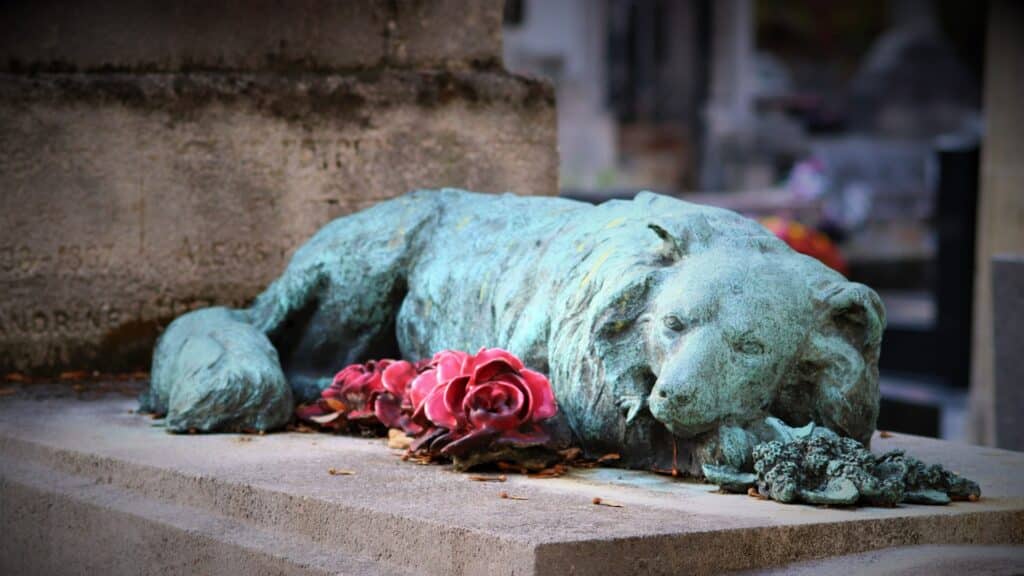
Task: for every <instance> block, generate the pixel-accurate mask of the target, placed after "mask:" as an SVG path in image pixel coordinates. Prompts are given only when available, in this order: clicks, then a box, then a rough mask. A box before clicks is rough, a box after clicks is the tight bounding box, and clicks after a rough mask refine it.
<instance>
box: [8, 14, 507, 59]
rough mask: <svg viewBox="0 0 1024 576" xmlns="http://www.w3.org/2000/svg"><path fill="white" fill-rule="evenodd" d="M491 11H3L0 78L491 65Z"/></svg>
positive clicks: (496, 49)
mask: <svg viewBox="0 0 1024 576" xmlns="http://www.w3.org/2000/svg"><path fill="white" fill-rule="evenodd" d="M501 7H502V2H501V1H500V0H480V1H477V0H473V1H465V0H444V1H438V0H398V1H395V2H384V1H380V0H345V1H344V2H333V1H325V0H296V1H291V2H277V1H275V0H213V1H209V0H185V1H179V2H172V3H167V2H160V1H159V0H103V1H101V2H90V3H81V2H73V1H69V0H36V1H31V2H27V1H14V2H7V3H5V5H4V9H5V10H4V11H5V17H4V19H3V20H2V21H0V70H3V71H13V72H20V71H37V72H38V71H44V72H71V71H103V72H110V71H125V70H140V71H146V72H155V71H190V70H247V71H258V70H277V71H291V70H311V69H315V70H320V71H325V70H334V71H337V70H347V69H352V68H373V67H377V66H436V65H439V64H446V65H450V64H455V65H475V64H480V63H487V64H491V63H496V62H500V58H501Z"/></svg>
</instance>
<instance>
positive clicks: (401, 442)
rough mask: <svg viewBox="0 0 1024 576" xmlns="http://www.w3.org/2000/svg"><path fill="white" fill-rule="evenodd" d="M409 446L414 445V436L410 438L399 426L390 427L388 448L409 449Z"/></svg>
mask: <svg viewBox="0 0 1024 576" xmlns="http://www.w3.org/2000/svg"><path fill="white" fill-rule="evenodd" d="M409 446H412V438H409V436H407V435H406V434H405V432H402V431H401V430H399V429H398V428H390V429H388V448H394V449H395V450H407V449H408V448H409Z"/></svg>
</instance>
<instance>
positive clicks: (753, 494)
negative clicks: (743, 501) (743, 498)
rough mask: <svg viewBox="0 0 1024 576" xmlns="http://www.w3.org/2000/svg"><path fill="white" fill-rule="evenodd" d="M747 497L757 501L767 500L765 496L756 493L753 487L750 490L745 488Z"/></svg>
mask: <svg viewBox="0 0 1024 576" xmlns="http://www.w3.org/2000/svg"><path fill="white" fill-rule="evenodd" d="M747 496H750V497H751V498H757V499H758V500H767V499H768V497H767V496H765V495H764V494H761V493H760V492H758V491H757V488H755V487H753V486H751V487H750V488H747Z"/></svg>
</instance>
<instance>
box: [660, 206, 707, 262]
mask: <svg viewBox="0 0 1024 576" xmlns="http://www.w3.org/2000/svg"><path fill="white" fill-rule="evenodd" d="M685 222H686V223H685V225H684V226H683V227H682V228H683V230H684V232H683V233H682V234H672V233H671V232H669V231H668V229H666V228H665V227H663V226H661V225H659V224H656V223H654V222H651V223H649V224H648V225H647V227H648V228H650V229H651V230H652V231H653V232H654V233H655V234H657V235H658V238H661V248H660V249H659V251H658V253H659V256H660V258H659V259H660V261H661V263H662V264H664V265H671V264H675V263H676V262H678V261H680V260H682V259H683V258H684V257H685V256H686V255H687V254H689V253H690V252H692V251H693V249H694V248H695V247H696V246H698V245H700V244H705V243H707V241H708V240H709V239H710V237H711V225H710V224H709V223H708V221H707V219H706V218H705V217H704V216H696V217H692V218H688V219H687V220H686V221H685Z"/></svg>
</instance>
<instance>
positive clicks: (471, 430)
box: [296, 348, 558, 457]
mask: <svg viewBox="0 0 1024 576" xmlns="http://www.w3.org/2000/svg"><path fill="white" fill-rule="evenodd" d="M557 411H558V407H557V405H556V403H555V397H554V394H553V393H552V391H551V384H550V382H548V379H547V378H546V377H545V376H544V375H542V374H540V373H537V372H534V371H533V370H529V369H528V368H526V367H525V366H524V365H523V363H522V361H521V360H520V359H519V358H517V357H516V356H515V355H513V354H512V353H510V352H508V351H506V350H502V349H500V348H483V349H481V350H480V351H479V352H477V353H476V354H467V353H465V352H459V351H455V350H446V351H443V352H439V353H437V354H435V355H434V357H433V358H431V359H429V360H425V361H420V362H416V363H412V362H407V361H404V360H397V361H396V360H378V361H369V362H367V363H366V364H353V365H351V366H348V367H346V368H345V369H344V370H342V371H341V372H339V373H338V374H337V376H335V378H334V382H333V383H332V384H331V386H330V387H328V388H327V389H326V390H324V391H323V392H322V394H321V398H319V399H318V400H317V402H315V403H314V404H311V405H304V406H300V407H299V408H298V409H297V410H296V414H297V416H298V417H299V419H300V420H304V421H307V422H312V423H315V424H317V425H319V426H321V427H324V428H329V429H335V430H341V429H346V428H347V427H348V426H349V424H355V425H358V426H360V427H362V428H364V429H367V428H373V427H379V426H380V425H383V426H384V427H387V428H398V429H401V430H402V431H403V432H405V433H406V434H407V435H409V436H411V437H414V438H415V439H416V440H415V442H414V444H413V447H414V449H419V448H422V447H426V448H428V449H429V450H430V451H431V452H437V453H440V454H442V455H445V456H450V457H460V456H464V455H466V454H468V453H471V452H474V451H480V450H489V449H493V448H494V447H496V446H498V447H506V448H507V447H515V446H536V445H539V444H543V443H544V442H545V441H546V440H547V436H546V434H545V432H544V430H543V428H542V427H541V423H542V422H543V421H544V420H547V419H548V418H551V417H552V416H554V415H555V414H556V413H557Z"/></svg>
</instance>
